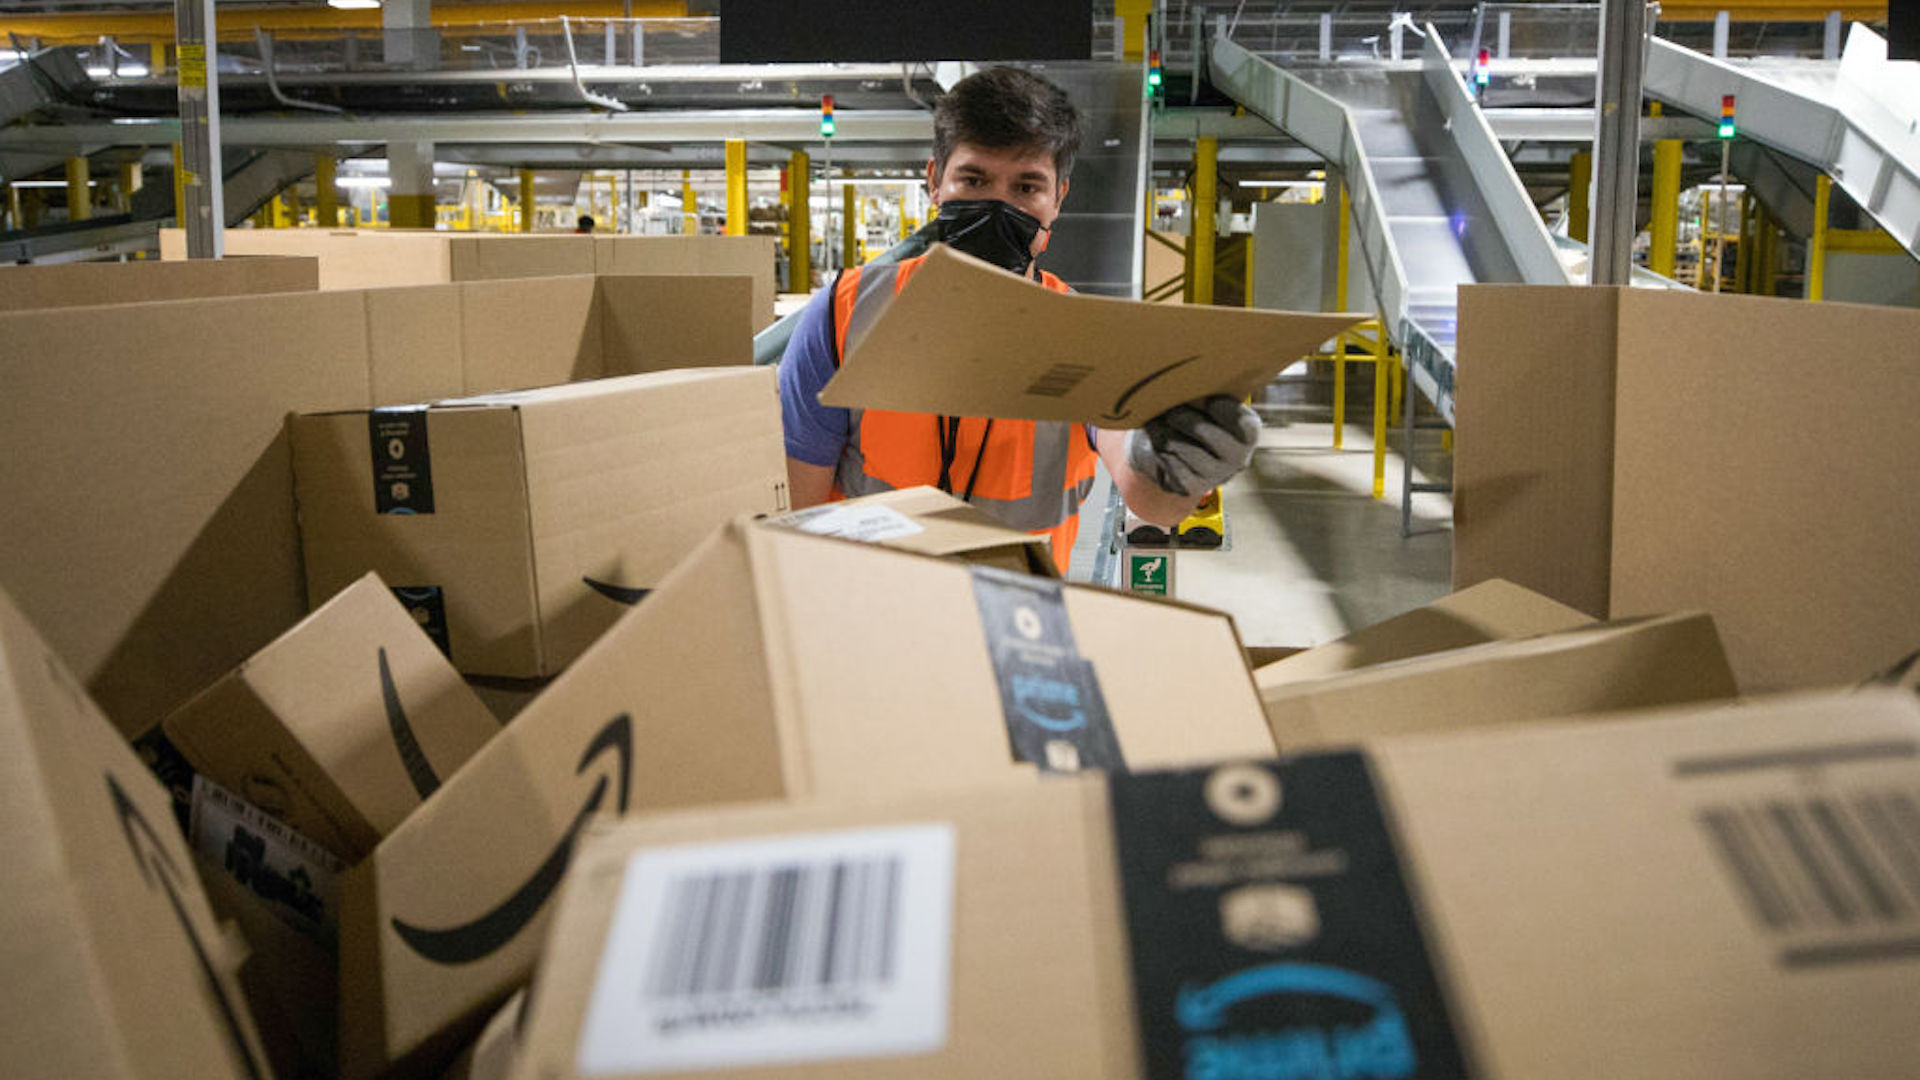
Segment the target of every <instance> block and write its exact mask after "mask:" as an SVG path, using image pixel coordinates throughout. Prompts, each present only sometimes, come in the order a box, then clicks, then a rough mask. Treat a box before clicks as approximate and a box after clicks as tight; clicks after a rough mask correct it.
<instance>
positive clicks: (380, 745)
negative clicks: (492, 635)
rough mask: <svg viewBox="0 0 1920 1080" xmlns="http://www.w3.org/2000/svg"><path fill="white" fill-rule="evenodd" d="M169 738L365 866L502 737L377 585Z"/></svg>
mask: <svg viewBox="0 0 1920 1080" xmlns="http://www.w3.org/2000/svg"><path fill="white" fill-rule="evenodd" d="M162 728H163V729H164V730H165V731H166V734H167V738H168V740H169V741H170V742H171V743H172V744H173V745H174V746H175V747H176V748H178V749H179V751H180V753H181V754H182V755H183V756H184V757H185V758H186V759H187V760H188V761H189V762H190V763H192V765H193V767H194V769H195V770H196V771H198V772H199V773H201V774H202V775H204V776H206V777H207V778H209V779H211V780H213V781H214V782H215V783H217V784H219V785H220V786H222V787H224V788H226V789H228V790H229V791H232V792H235V793H236V794H239V795H241V796H243V797H244V798H246V799H247V800H248V801H249V802H252V803H254V804H255V805H258V806H261V807H263V808H265V809H266V810H267V811H269V812H270V813H272V814H274V816H276V817H278V818H279V819H280V820H282V821H284V822H286V823H287V824H288V825H289V826H291V827H292V828H293V830H294V831H295V832H298V833H299V834H300V835H302V836H305V837H306V838H308V839H309V840H312V841H314V842H315V843H317V844H319V845H320V846H321V847H323V848H326V849H327V850H328V851H331V852H333V853H334V854H336V855H338V856H339V857H341V858H343V859H346V860H348V861H349V862H354V861H358V860H359V859H360V858H362V857H364V856H365V855H366V854H367V853H368V852H370V851H372V850H373V846H374V845H375V844H377V843H379V841H380V838H381V837H383V836H385V835H387V834H388V833H389V832H392V831H393V830H394V828H395V827H397V826H398V825H399V824H400V822H401V821H402V820H404V819H405V818H406V816H407V815H408V814H410V813H412V812H413V809H414V807H416V806H419V805H420V803H421V801H422V800H423V799H425V798H426V797H427V796H429V795H431V794H433V793H434V791H436V790H437V789H438V788H439V787H440V784H441V782H442V781H444V780H445V779H446V778H447V777H449V776H452V775H453V773H454V771H455V770H457V769H459V768H460V766H461V765H463V764H465V763H466V760H467V759H468V758H470V757H472V756H473V755H474V753H475V752H476V751H478V750H479V749H480V748H481V747H482V746H484V745H486V742H487V740H488V739H491V738H492V737H493V736H494V735H496V734H498V733H499V731H500V723H499V721H497V720H496V719H494V716H493V714H492V713H491V712H490V711H488V709H487V707H486V706H484V705H482V704H481V703H480V700H479V698H477V697H475V696H474V694H473V692H472V691H471V690H469V689H467V686H466V684H465V683H463V682H461V680H460V674H459V673H458V672H456V671H455V670H454V669H453V666H452V665H451V664H449V663H447V660H446V658H445V657H444V656H442V655H440V652H439V650H438V649H436V648H435V647H434V644H433V642H432V641H431V640H430V639H429V638H428V637H427V635H426V634H424V633H422V632H421V627H420V626H419V624H417V623H416V622H415V621H414V619H413V617H412V616H411V615H410V614H409V613H408V611H407V609H406V608H404V607H402V606H401V604H400V602H399V601H397V600H396V599H395V598H394V595H393V593H391V592H389V591H388V589H387V586H386V583H385V582H383V581H381V580H380V577H379V575H377V574H366V575H364V576H363V577H361V578H360V579H359V580H357V581H355V582H353V583H352V584H350V585H348V586H347V587H346V588H344V589H342V590H340V592H339V594H338V595H336V596H334V597H333V598H332V599H330V600H327V601H326V602H325V603H323V604H321V605H320V607H319V608H317V609H316V610H315V611H314V613H313V614H312V615H309V616H307V617H306V618H305V619H303V620H301V621H300V622H299V624H297V625H296V626H294V627H293V629H291V630H288V631H287V632H286V633H285V634H282V635H281V636H280V637H279V638H278V639H276V640H275V641H274V642H273V643H272V644H270V645H268V646H267V647H266V648H264V649H262V650H260V651H259V652H257V653H255V654H254V655H253V657H252V658H251V659H249V660H248V661H247V662H246V663H244V664H242V665H240V666H239V667H238V668H235V669H234V670H233V671H232V672H230V673H229V674H228V675H227V676H226V677H225V678H223V679H221V680H220V681H219V682H216V683H214V684H213V685H212V686H210V687H208V688H207V689H205V690H203V691H201V692H200V693H199V694H198V695H196V696H195V697H194V698H193V700H191V701H189V702H187V703H186V704H185V705H183V706H181V707H180V708H179V709H178V710H176V711H175V712H174V713H173V714H172V715H170V716H168V717H167V719H166V720H165V721H164V722H163V724H162Z"/></svg>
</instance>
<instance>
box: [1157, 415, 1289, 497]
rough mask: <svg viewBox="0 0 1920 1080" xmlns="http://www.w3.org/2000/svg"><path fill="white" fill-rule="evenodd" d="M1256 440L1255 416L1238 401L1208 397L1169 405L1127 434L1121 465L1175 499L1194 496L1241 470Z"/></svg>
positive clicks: (1248, 460)
mask: <svg viewBox="0 0 1920 1080" xmlns="http://www.w3.org/2000/svg"><path fill="white" fill-rule="evenodd" d="M1259 442H1260V415H1259V414H1258V413H1256V412H1254V411H1253V410H1252V409H1251V408H1249V407H1248V406H1247V405H1246V404H1244V403H1243V402H1241V401H1240V400H1239V399H1238V398H1234V397H1230V396H1228V395H1226V394H1213V395H1211V396H1209V397H1205V398H1201V399H1200V400H1198V401H1189V402H1187V403H1186V404H1184V405H1175V406H1174V407H1173V408H1171V409H1168V410H1167V411H1166V412H1163V413H1161V414H1160V415H1159V416H1156V417H1154V418H1153V419H1151V420H1149V421H1147V423H1146V426H1145V427H1141V428H1138V429H1136V430H1134V431H1132V432H1129V433H1128V435H1127V464H1129V465H1132V466H1133V468H1134V470H1135V471H1136V472H1139V473H1140V474H1142V475H1143V476H1145V477H1147V478H1148V479H1150V480H1152V481H1153V482H1154V483H1156V484H1158V485H1160V487H1161V488H1163V489H1165V490H1167V491H1171V492H1173V493H1174V494H1176V495H1192V496H1195V497H1198V496H1200V495H1204V494H1206V493H1207V492H1208V491H1210V490H1212V489H1213V488H1216V487H1219V486H1220V485H1221V484H1223V483H1225V482H1226V481H1227V479H1228V478H1229V477H1231V476H1232V475H1233V474H1234V473H1237V472H1239V471H1240V470H1241V469H1244V468H1246V467H1247V463H1248V462H1251V461H1252V460H1253V450H1254V447H1255V446H1256V445H1258V443H1259Z"/></svg>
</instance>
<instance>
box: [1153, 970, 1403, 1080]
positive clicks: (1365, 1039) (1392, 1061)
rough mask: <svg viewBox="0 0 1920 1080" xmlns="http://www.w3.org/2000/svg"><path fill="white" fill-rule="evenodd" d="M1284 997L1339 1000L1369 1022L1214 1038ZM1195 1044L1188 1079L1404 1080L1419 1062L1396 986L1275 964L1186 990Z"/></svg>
mask: <svg viewBox="0 0 1920 1080" xmlns="http://www.w3.org/2000/svg"><path fill="white" fill-rule="evenodd" d="M1276 994H1290V995H1296V996H1315V997H1327V998H1339V999H1343V1000H1346V1001H1351V1002H1355V1003H1357V1004H1360V1005H1364V1006H1366V1007H1368V1008H1369V1009H1371V1010H1372V1012H1373V1018H1372V1019H1371V1020H1368V1021H1365V1022H1363V1023H1354V1024H1335V1025H1313V1024H1302V1025H1299V1026H1296V1027H1288V1028H1280V1029H1278V1030H1267V1031H1250V1032H1237V1033H1232V1034H1218V1035H1210V1034H1204V1033H1205V1032H1214V1031H1219V1030H1220V1029H1221V1028H1222V1027H1225V1026H1226V1023H1227V1011H1228V1010H1229V1009H1231V1008H1233V1007H1234V1006H1235V1005H1238V1004H1240V1003H1241V1002H1245V1001H1251V1000H1253V999H1255V998H1262V997H1269V996H1272V995H1276ZM1174 1014H1175V1016H1176V1017H1178V1019H1179V1021H1180V1026H1181V1027H1183V1028H1185V1029H1186V1030H1187V1031H1188V1032H1190V1033H1193V1037H1192V1038H1189V1039H1188V1040H1187V1044H1186V1058H1187V1069H1186V1075H1187V1080H1401V1078H1404V1077H1409V1076H1412V1075H1413V1070H1414V1067H1415V1066H1416V1065H1417V1064H1418V1063H1419V1056H1418V1055H1417V1054H1416V1053H1415V1051H1414V1047H1413V1038H1412V1036H1410V1035H1409V1034H1408V1032H1407V1023H1406V1019H1405V1018H1404V1017H1403V1016H1401V1015H1400V1006H1399V1005H1398V1004H1397V1003H1396V1002H1395V1001H1394V997H1393V988H1392V987H1390V986H1388V985H1387V984H1385V983H1383V982H1380V981H1379V980H1377V979H1369V978H1367V977H1366V976H1364V975H1356V974H1354V973H1353V972H1351V971H1343V970H1341V969H1340V968H1335V967H1326V966H1324V965H1320V964H1268V965H1266V966H1264V967H1257V968H1249V969H1248V970H1246V971H1241V972H1237V973H1235V974H1232V975H1229V976H1227V977H1226V978H1224V979H1221V980H1220V981H1219V982H1216V983H1214V984H1213V985H1211V986H1186V987H1182V988H1181V990H1180V996H1179V999H1178V1000H1177V1001H1176V1002H1175V1003H1174Z"/></svg>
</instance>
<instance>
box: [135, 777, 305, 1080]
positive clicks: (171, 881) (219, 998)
mask: <svg viewBox="0 0 1920 1080" xmlns="http://www.w3.org/2000/svg"><path fill="white" fill-rule="evenodd" d="M106 778H107V797H108V798H109V799H111V800H112V801H113V810H114V814H115V816H117V817H118V818H119V819H120V829H121V831H122V832H123V833H125V834H126V838H127V848H128V849H129V850H131V851H132V852H133V862H134V865H135V866H138V867H139V868H140V876H141V877H142V878H143V879H145V880H146V883H147V887H148V888H151V889H158V890H159V891H160V892H161V894H163V895H164V896H166V898H167V905H168V906H169V907H171V908H172V909H173V917H174V918H175V919H176V920H178V921H179V923H180V929H181V930H182V931H184V932H185V933H186V935H187V944H188V945H191V946H192V947H193V958H194V959H195V960H197V961H199V964H200V975H201V978H203V979H205V980H206V989H207V992H208V994H209V995H210V996H211V997H212V998H213V1002H214V1004H215V1005H217V1006H219V1008H220V1020H221V1023H222V1025H223V1026H224V1027H225V1028H226V1032H227V1041H228V1043H229V1044H231V1048H232V1050H233V1053H234V1056H235V1057H237V1058H239V1060H240V1065H241V1067H242V1068H243V1069H244V1070H245V1072H246V1075H247V1076H248V1077H249V1078H251V1080H266V1077H267V1075H268V1073H267V1070H266V1067H265V1066H264V1065H263V1064H261V1062H260V1061H259V1060H258V1059H257V1058H255V1057H254V1056H253V1044H252V1043H251V1042H249V1041H248V1040H247V1031H246V1028H245V1027H244V1026H243V1025H242V1024H241V1023H240V1017H241V1016H242V1015H243V1013H242V1012H241V1010H240V1007H239V1006H236V1005H235V1004H234V1003H233V999H231V998H229V997H228V996H227V988H226V986H225V984H223V983H221V981H220V975H219V973H218V972H217V971H215V970H214V966H213V960H212V959H211V958H210V957H209V956H208V953H207V947H206V944H205V943H204V942H202V941H201V940H200V932H199V931H198V930H196V929H194V925H193V921H192V920H191V919H188V918H187V909H186V908H185V907H184V906H182V904H181V903H180V890H181V888H182V886H180V885H179V884H177V883H178V882H179V881H180V880H182V875H181V873H180V868H179V867H178V866H175V865H174V863H173V857H172V856H170V855H168V854H167V849H166V848H164V847H161V846H160V838H159V837H158V836H156V835H154V832H153V826H152V825H151V824H149V823H148V822H147V817H146V815H145V814H142V813H141V812H140V808H139V807H138V806H135V805H134V804H133V800H132V799H130V798H128V797H127V793H126V791H125V790H124V789H122V788H121V787H120V782H119V781H117V780H115V779H114V778H113V774H112V773H108V774H106Z"/></svg>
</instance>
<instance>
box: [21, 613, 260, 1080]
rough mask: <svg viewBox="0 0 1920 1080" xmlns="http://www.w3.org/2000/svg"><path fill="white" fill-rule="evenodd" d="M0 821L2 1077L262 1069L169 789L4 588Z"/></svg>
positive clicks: (229, 946) (247, 1075)
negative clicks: (2, 869) (0, 863)
mask: <svg viewBox="0 0 1920 1080" xmlns="http://www.w3.org/2000/svg"><path fill="white" fill-rule="evenodd" d="M0 821H4V822H5V823H6V825H5V829H4V831H0V843H3V844H4V849H3V850H0V855H4V862H5V866H6V873H5V874H4V875H0V913H3V915H0V923H3V924H4V932H0V969H3V970H5V972H6V978H5V979H0V1075H5V1076H7V1077H9V1078H19V1080H35V1078H41V1077H44V1078H47V1080H56V1078H60V1080H64V1078H67V1077H77V1076H87V1077H155V1078H159V1077H180V1076H194V1077H231V1078H233V1080H259V1078H264V1077H268V1076H270V1075H271V1073H270V1072H269V1071H268V1069H267V1066H266V1058H265V1056H264V1052H263V1051H262V1049H261V1046H260V1040H259V1036H258V1035H257V1034H256V1033H255V1031H254V1026H253V1021H252V1019H251V1018H250V1017H249V1015H248V1013H247V1008H246V1004H245V1002H244V1000H243V999H242V997H241V994H240V988H239V985H238V982H237V980H236V977H235V971H236V969H237V968H238V967H239V962H240V951H239V950H238V949H237V948H236V947H235V945H234V943H233V942H232V941H231V940H230V939H229V938H228V937H227V936H226V934H225V933H223V931H222V929H221V928H220V926H219V925H217V924H216V923H215V921H214V917H213V913H212V912H211V911H210V910H209V909H208V907H207V897H206V894H205V893H204V892H202V891H201V887H200V882H199V879H198V877H197V876H196V875H195V873H194V866H193V857H192V854H191V853H190V852H189V851H188V849H187V845H186V843H185V842H184V841H183V840H182V838H181V836H180V832H179V830H178V829H177V828H176V827H175V826H174V824H173V813H172V808H171V806H170V803H169V800H168V797H167V793H166V792H165V791H164V790H162V789H161V787H160V785H159V784H158V783H157V782H155V781H154V779H153V778H152V777H151V776H149V775H148V774H147V771H146V768H145V767H144V766H142V765H141V764H140V759H139V758H137V757H135V756H134V753H133V750H132V748H131V747H129V746H128V745H127V744H126V741H125V740H124V739H122V738H121V737H120V735H119V733H118V732H116V731H115V730H114V729H113V726H112V725H111V724H109V723H107V721H106V719H105V718H104V717H103V716H101V715H100V712H99V710H97V709H95V708H94V706H93V703H92V702H91V701H89V700H88V699H87V696H86V693H85V691H83V690H82V689H81V688H80V684H79V682H78V681H77V680H75V679H74V678H73V676H72V675H71V674H69V673H68V671H67V668H66V665H64V664H63V663H62V662H61V661H60V659H59V658H58V657H56V656H55V655H54V654H53V651H52V650H51V649H49V648H48V647H47V645H46V643H45V642H43V641H42V640H41V639H40V637H39V635H37V634H36V633H35V632H34V630H33V628H32V627H31V626H29V625H28V624H27V621H26V619H25V617H23V616H22V615H21V613H20V612H19V610H18V609H17V608H15V607H14V605H13V602H12V601H11V599H9V598H8V597H7V596H6V594H5V593H4V592H0Z"/></svg>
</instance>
